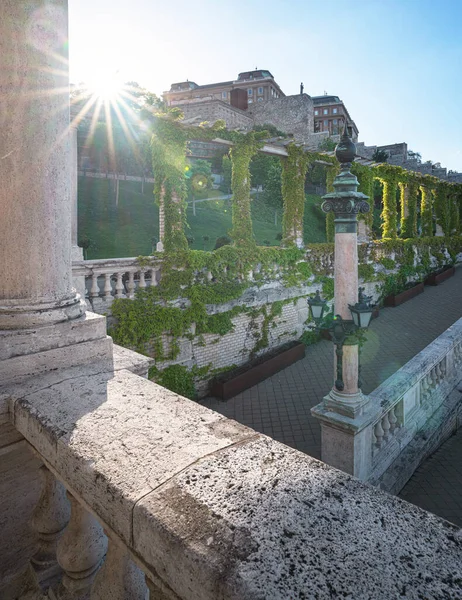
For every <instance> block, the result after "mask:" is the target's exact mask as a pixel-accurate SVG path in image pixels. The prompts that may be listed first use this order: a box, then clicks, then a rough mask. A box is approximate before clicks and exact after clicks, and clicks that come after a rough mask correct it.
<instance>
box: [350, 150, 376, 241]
mask: <svg viewBox="0 0 462 600" xmlns="http://www.w3.org/2000/svg"><path fill="white" fill-rule="evenodd" d="M351 172H352V173H353V174H354V175H356V177H357V178H358V184H359V187H358V191H359V192H362V193H363V194H365V195H366V196H367V197H368V198H370V202H371V210H370V211H369V212H367V213H364V214H362V213H360V214H359V215H358V219H359V223H358V243H359V242H368V241H369V240H370V238H371V232H372V222H373V219H374V213H373V210H372V207H373V205H374V174H373V172H372V170H371V168H370V167H367V166H365V165H361V164H360V163H357V162H354V163H352V165H351Z"/></svg>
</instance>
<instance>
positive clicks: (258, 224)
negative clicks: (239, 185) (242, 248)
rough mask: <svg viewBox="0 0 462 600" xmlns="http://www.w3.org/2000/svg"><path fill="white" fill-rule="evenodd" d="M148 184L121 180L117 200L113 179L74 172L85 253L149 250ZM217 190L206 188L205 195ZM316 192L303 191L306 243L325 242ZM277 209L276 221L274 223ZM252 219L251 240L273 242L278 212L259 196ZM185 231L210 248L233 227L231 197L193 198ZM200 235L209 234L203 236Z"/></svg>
mask: <svg viewBox="0 0 462 600" xmlns="http://www.w3.org/2000/svg"><path fill="white" fill-rule="evenodd" d="M152 191H153V185H152V184H146V183H145V184H144V194H142V193H141V183H138V182H134V181H120V183H119V203H118V206H116V204H115V190H114V182H113V181H111V180H105V179H93V178H90V177H87V178H85V177H79V189H78V198H79V205H78V208H79V230H78V231H79V239H81V238H83V237H87V238H89V239H90V240H91V247H90V248H89V249H88V251H87V258H88V259H92V258H122V257H128V256H139V255H144V256H146V255H149V254H150V253H151V251H152V247H153V238H154V242H156V241H157V240H158V239H159V210H158V208H157V206H156V204H155V203H154V197H153V193H152ZM220 194H221V192H220V191H218V190H208V193H207V195H208V197H216V196H219V195H220ZM320 202H321V199H320V198H319V196H307V201H306V205H305V221H304V237H305V242H307V243H309V242H324V241H325V239H326V236H325V215H324V214H323V213H322V212H321V209H320V208H319V207H318V206H317V205H320ZM275 212H277V225H276V224H275ZM252 220H253V228H254V233H255V239H256V240H257V244H259V245H271V246H278V245H279V244H280V240H279V239H278V234H280V233H281V232H282V223H281V220H282V213H281V211H280V210H278V211H275V209H274V208H272V207H269V206H266V205H265V204H264V203H263V202H262V200H261V197H260V198H257V197H256V196H255V195H254V196H253V197H252ZM187 221H188V225H189V228H188V229H187V230H186V235H187V236H188V237H192V238H194V242H193V243H192V245H191V247H192V248H194V249H196V250H212V249H213V248H214V246H215V240H216V239H217V237H220V236H223V235H227V234H228V232H229V230H230V229H231V227H232V223H231V203H230V200H210V201H208V200H206V201H203V202H197V203H196V215H195V216H194V215H193V209H192V205H191V204H189V205H188V209H187ZM204 237H208V238H209V239H208V240H206V241H204V239H203V238H204Z"/></svg>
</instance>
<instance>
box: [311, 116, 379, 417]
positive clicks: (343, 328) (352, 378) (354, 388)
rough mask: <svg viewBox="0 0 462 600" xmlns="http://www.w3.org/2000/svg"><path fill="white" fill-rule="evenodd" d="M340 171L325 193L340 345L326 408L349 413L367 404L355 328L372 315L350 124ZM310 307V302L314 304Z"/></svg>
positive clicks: (365, 207) (340, 149)
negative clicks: (363, 284) (361, 268)
mask: <svg viewBox="0 0 462 600" xmlns="http://www.w3.org/2000/svg"><path fill="white" fill-rule="evenodd" d="M335 155H336V157H337V159H338V161H339V162H340V174H339V175H338V176H337V177H336V178H335V181H334V189H335V191H334V192H332V193H330V194H326V195H325V196H324V197H323V199H324V203H323V205H322V210H323V211H324V212H326V213H328V212H333V213H334V215H335V221H334V223H335V262H334V306H335V311H334V313H335V315H336V316H335V317H334V320H333V323H332V325H331V327H330V332H331V337H332V340H333V342H334V343H335V345H336V351H335V358H334V361H335V373H336V376H335V383H334V386H333V388H332V390H331V391H330V392H329V394H328V395H327V396H326V397H325V398H324V407H325V409H327V410H330V411H334V412H336V413H339V414H341V415H345V416H347V417H351V418H355V417H356V416H357V415H359V414H361V412H362V411H363V407H364V405H365V404H366V403H367V398H366V396H364V395H363V393H362V392H361V390H360V388H359V383H358V379H359V375H358V371H359V348H358V341H357V339H356V338H355V337H354V335H352V334H354V332H355V331H356V330H357V329H358V328H363V327H367V326H368V325H369V322H370V318H371V315H372V308H371V307H370V304H369V300H370V299H369V298H367V297H365V296H363V295H362V294H361V297H360V299H359V302H358V246H357V227H358V219H357V215H358V213H367V212H369V204H368V202H366V200H367V199H368V196H366V195H365V194H362V193H361V192H358V191H357V189H358V180H357V179H356V176H355V175H353V174H352V173H351V171H350V168H351V163H352V161H353V160H354V157H355V155H356V146H355V144H354V143H353V142H352V140H351V139H350V138H349V136H348V131H347V126H346V125H345V130H344V132H343V135H342V137H341V140H340V143H339V144H338V146H337V148H336V149H335ZM310 308H311V309H312V307H310Z"/></svg>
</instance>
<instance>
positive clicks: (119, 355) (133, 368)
mask: <svg viewBox="0 0 462 600" xmlns="http://www.w3.org/2000/svg"><path fill="white" fill-rule="evenodd" d="M113 356H114V370H115V371H121V370H123V369H126V370H127V371H130V372H131V373H135V374H136V375H139V376H140V377H147V376H148V370H149V367H150V366H151V365H153V364H154V360H153V359H152V358H149V356H144V355H143V354H139V353H138V352H133V351H132V350H128V348H123V347H122V346H118V345H117V344H114V345H113Z"/></svg>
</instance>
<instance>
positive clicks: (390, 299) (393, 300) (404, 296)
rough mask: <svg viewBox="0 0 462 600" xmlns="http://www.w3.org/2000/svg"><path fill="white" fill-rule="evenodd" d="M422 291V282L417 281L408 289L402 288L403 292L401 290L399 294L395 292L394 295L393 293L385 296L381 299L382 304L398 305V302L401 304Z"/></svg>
mask: <svg viewBox="0 0 462 600" xmlns="http://www.w3.org/2000/svg"><path fill="white" fill-rule="evenodd" d="M423 291H424V284H423V283H418V284H417V285H415V286H414V287H411V288H409V289H408V290H404V292H401V293H400V294H396V296H395V295H393V294H392V295H390V296H387V297H386V298H385V300H384V301H383V304H384V306H399V305H400V304H403V302H407V301H408V300H411V298H414V297H415V296H418V295H419V294H421V293H422V292H423Z"/></svg>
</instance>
